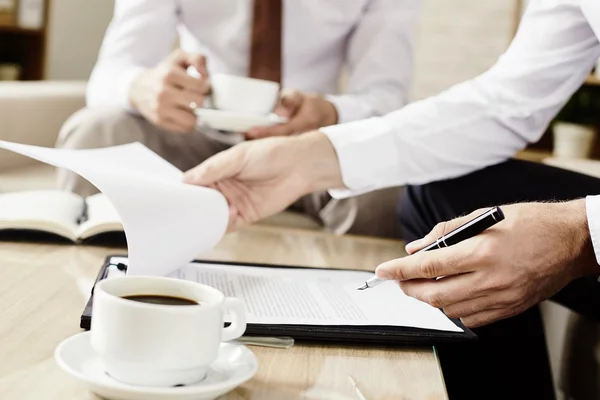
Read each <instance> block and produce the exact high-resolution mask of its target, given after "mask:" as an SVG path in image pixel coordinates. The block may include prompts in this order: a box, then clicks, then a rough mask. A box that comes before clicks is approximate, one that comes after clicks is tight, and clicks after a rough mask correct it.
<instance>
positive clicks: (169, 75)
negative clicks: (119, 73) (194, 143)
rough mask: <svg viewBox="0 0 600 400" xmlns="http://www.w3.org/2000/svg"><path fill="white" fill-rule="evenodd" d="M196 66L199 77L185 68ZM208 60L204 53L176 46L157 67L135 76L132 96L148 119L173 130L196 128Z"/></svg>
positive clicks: (203, 93)
mask: <svg viewBox="0 0 600 400" xmlns="http://www.w3.org/2000/svg"><path fill="white" fill-rule="evenodd" d="M190 66H193V67H195V68H196V69H197V70H198V72H199V73H200V78H195V77H191V76H189V75H188V74H187V72H186V69H187V68H188V67H190ZM209 88H210V85H209V83H208V73H207V71H206V60H205V58H204V56H203V55H201V54H189V53H184V52H182V51H179V50H176V51H175V52H173V53H172V54H171V55H170V56H169V57H168V58H167V59H165V60H164V61H162V62H161V63H160V64H158V65H157V66H156V67H155V68H152V69H149V70H146V71H144V72H142V73H141V74H139V75H138V76H137V77H136V79H134V81H133V83H132V85H131V89H130V93H129V98H130V101H131V104H132V105H133V106H134V107H135V108H137V109H138V111H139V112H140V113H142V115H143V116H144V117H146V119H147V120H149V121H150V122H152V123H153V124H154V125H157V126H159V127H161V128H163V129H166V130H168V131H172V132H179V133H188V132H191V131H193V130H194V127H195V125H196V115H195V114H194V108H196V107H201V106H202V104H203V103H204V96H205V95H206V93H208V91H209Z"/></svg>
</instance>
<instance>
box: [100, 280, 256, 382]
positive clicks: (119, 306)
mask: <svg viewBox="0 0 600 400" xmlns="http://www.w3.org/2000/svg"><path fill="white" fill-rule="evenodd" d="M225 311H227V312H228V313H229V314H230V315H231V321H232V322H231V324H230V325H229V326H228V327H227V328H224V313H225ZM245 330H246V314H245V310H244V303H243V302H242V301H241V300H239V299H235V298H229V297H227V298H226V297H225V295H224V294H223V293H222V292H220V291H219V290H217V289H215V288H212V287H210V286H206V285H202V284H199V283H196V282H190V281H184V280H181V279H175V278H162V277H147V276H133V277H115V278H108V279H105V280H103V281H100V282H99V283H98V284H96V287H95V288H94V302H93V310H92V324H91V344H92V348H93V349H94V351H95V352H96V353H97V354H98V356H99V358H100V360H101V363H102V365H103V367H104V370H105V372H106V373H107V374H108V375H109V376H111V377H112V378H114V379H116V380H118V381H121V382H123V383H128V384H132V385H140V386H159V387H166V386H176V385H189V384H193V383H197V382H200V381H202V380H203V379H204V378H205V377H206V374H207V371H208V367H209V366H210V364H211V363H212V362H213V361H215V360H216V358H217V357H218V354H219V348H220V343H221V341H229V340H233V339H236V338H239V337H240V336H242V334H243V333H244V331H245Z"/></svg>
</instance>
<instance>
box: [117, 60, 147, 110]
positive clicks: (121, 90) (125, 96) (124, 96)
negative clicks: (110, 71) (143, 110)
mask: <svg viewBox="0 0 600 400" xmlns="http://www.w3.org/2000/svg"><path fill="white" fill-rule="evenodd" d="M144 70H145V68H143V67H132V68H130V69H127V70H126V71H124V72H123V73H122V74H121V75H120V76H119V81H118V84H117V102H118V103H117V105H118V106H120V107H122V108H124V109H125V110H127V111H129V112H132V113H138V110H137V109H136V108H135V107H134V106H133V104H131V100H130V97H129V93H130V91H131V84H132V82H133V80H134V79H135V78H136V77H137V76H138V74H140V73H141V72H142V71H144Z"/></svg>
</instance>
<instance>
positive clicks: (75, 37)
mask: <svg viewBox="0 0 600 400" xmlns="http://www.w3.org/2000/svg"><path fill="white" fill-rule="evenodd" d="M113 4H114V1H113V0H51V6H50V13H49V36H48V57H47V61H46V78H47V79H61V80H62V79H67V80H69V79H77V80H78V79H87V78H88V77H89V75H90V72H91V71H92V67H93V66H94V63H95V62H96V57H97V56H98V50H99V48H100V43H101V42H102V37H103V36H104V31H105V30H106V27H107V26H108V23H109V22H110V19H111V17H112V12H113Z"/></svg>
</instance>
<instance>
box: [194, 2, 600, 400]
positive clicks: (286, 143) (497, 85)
mask: <svg viewBox="0 0 600 400" xmlns="http://www.w3.org/2000/svg"><path fill="white" fill-rule="evenodd" d="M599 36H600V3H598V2H597V1H596V0H561V1H556V0H531V1H530V5H529V6H528V8H527V11H526V13H525V15H524V17H523V20H522V23H521V26H520V28H519V32H518V33H517V35H516V37H515V39H514V40H513V42H512V44H511V45H510V48H509V49H508V50H507V51H506V53H505V54H504V55H503V56H502V57H500V59H499V60H498V62H497V63H496V65H494V66H493V67H492V68H491V69H490V70H489V71H487V72H486V73H484V74H483V75H481V76H479V77H477V78H475V79H472V80H470V81H467V82H464V83H462V84H459V85H456V86H455V87H453V88H451V89H450V90H448V91H446V92H444V93H442V94H440V95H438V96H435V97H432V98H429V99H426V100H423V101H420V102H416V103H413V104H410V105H408V106H406V107H404V108H403V109H402V110H399V111H395V112H392V113H390V114H388V115H386V116H383V117H375V118H370V119H365V120H362V121H356V122H350V123H346V124H341V125H338V126H333V127H327V128H323V129H321V130H320V131H315V132H310V133H307V134H304V135H301V136H297V137H293V138H270V139H267V140H264V141H259V142H254V143H243V144H241V145H239V146H236V147H234V148H232V149H230V150H228V151H226V152H224V153H221V154H219V155H217V156H215V157H213V158H211V159H209V160H208V161H207V162H205V163H203V164H201V165H200V166H198V167H197V168H195V169H193V170H191V171H188V172H187V174H186V181H187V182H189V183H193V184H198V185H208V184H213V183H215V182H224V181H235V182H236V185H224V186H220V187H222V188H228V189H227V190H223V193H224V195H225V196H226V197H227V199H228V200H229V202H230V204H231V209H232V211H233V213H234V214H233V215H235V218H233V219H232V221H231V228H232V229H234V228H236V227H238V226H240V225H243V224H246V223H251V222H254V221H256V220H258V219H261V218H264V217H266V216H267V215H271V214H273V213H275V212H278V211H280V210H281V209H283V208H284V207H286V206H287V204H289V203H290V202H291V201H293V200H294V199H295V198H297V197H299V196H301V195H303V194H305V193H309V192H311V191H315V190H321V189H330V193H331V194H332V195H333V196H334V197H345V196H351V195H357V194H360V193H364V192H367V191H371V190H376V189H380V188H383V187H387V186H393V185H421V186H410V187H409V188H408V190H407V194H406V195H405V197H404V201H403V204H402V205H401V207H400V218H401V220H402V222H403V227H404V232H405V233H406V235H407V237H408V239H409V240H415V239H418V238H422V237H424V236H425V237H424V238H423V239H421V240H419V241H417V242H414V243H412V244H409V245H408V246H407V250H408V251H409V252H411V253H412V252H414V251H416V250H417V249H419V248H421V247H423V245H425V244H427V243H429V242H431V241H433V240H435V238H437V237H438V236H439V235H441V234H442V233H444V232H448V231H449V230H450V229H452V228H454V227H456V226H458V225H459V224H461V223H464V222H465V221H466V219H467V218H470V217H472V216H473V215H470V216H467V217H462V218H459V219H457V220H451V221H449V222H443V221H447V220H450V219H452V218H454V217H457V216H459V215H464V213H465V212H471V211H473V210H474V209H477V208H480V207H487V206H492V205H502V204H511V205H508V206H505V207H503V210H504V213H505V215H506V219H505V220H504V221H502V222H500V223H499V224H497V225H496V226H495V227H493V228H491V229H490V230H488V231H486V232H485V233H483V234H481V235H478V236H477V237H475V238H473V239H470V240H467V241H464V242H462V243H460V244H457V245H455V246H451V247H449V248H445V249H441V250H436V251H432V252H425V253H420V254H415V255H413V256H411V257H405V258H402V259H398V260H392V261H389V262H387V263H385V264H382V265H380V266H379V267H378V269H377V274H378V275H379V276H380V277H384V278H388V279H394V280H397V281H399V282H400V286H401V288H402V289H403V291H404V292H406V293H407V294H408V295H410V296H414V297H415V298H417V299H420V300H422V301H425V302H428V303H430V304H431V305H433V306H435V307H438V308H443V309H444V311H445V312H446V313H447V314H448V315H449V316H451V317H454V318H460V319H461V320H462V322H463V323H464V324H465V325H467V326H470V327H474V328H475V332H476V333H477V334H478V336H479V341H478V343H474V344H468V345H456V346H440V348H439V349H440V359H441V363H442V366H443V369H444V377H445V380H446V383H447V385H448V391H449V394H450V398H457V399H465V398H486V399H489V398H506V399H509V398H510V399H516V398H530V399H533V398H535V399H542V398H554V394H553V389H552V385H551V384H548V383H551V378H550V375H549V365H548V359H547V355H546V352H545V348H544V346H545V338H544V334H543V330H542V325H541V319H540V315H539V309H538V307H537V306H536V305H537V304H538V303H539V302H541V301H543V300H545V299H548V298H553V299H555V300H558V301H560V302H562V303H563V304H565V305H567V306H569V307H571V308H572V309H574V310H576V311H578V312H581V313H583V314H586V315H588V316H590V317H593V318H595V319H597V320H598V319H600V287H599V286H598V285H600V284H598V283H597V282H596V281H595V278H594V276H595V275H598V274H600V265H599V262H598V261H599V260H600V236H599V235H600V196H595V195H596V194H598V193H600V180H598V179H595V178H592V177H589V176H584V175H579V174H576V173H572V172H569V171H565V170H560V169H555V168H551V167H548V166H544V165H541V164H533V163H526V162H520V161H515V160H509V159H510V158H511V157H512V156H513V155H514V154H515V153H516V152H517V151H519V150H520V149H522V148H524V147H525V146H526V145H527V144H528V143H530V142H534V141H537V140H538V139H539V138H540V136H541V135H542V134H543V132H544V131H545V130H546V128H547V126H548V124H549V123H550V121H551V119H552V118H553V116H554V115H555V114H556V113H557V112H558V111H559V110H560V109H561V107H562V106H563V105H564V104H565V102H566V101H567V100H568V99H569V97H570V96H571V94H572V93H574V91H575V90H576V89H577V88H579V87H580V85H581V84H582V83H583V82H584V80H585V78H586V76H588V74H589V73H590V70H591V69H592V67H593V65H594V63H595V61H596V60H597V59H598V57H600V41H599V39H598V38H599ZM241 160H243V161H241ZM300 160H302V162H300ZM507 160H508V161H507ZM267 182H268V183H267ZM237 188H242V190H241V191H239V190H238V189H237ZM586 196H587V198H585V197H586ZM547 201H553V202H552V203H548V202H547ZM528 202H533V203H528ZM438 223H441V224H440V225H437V226H436V224H438ZM434 226H435V229H433V231H432V232H431V233H428V232H429V231H430V230H431V229H432V228H434ZM435 277H443V278H442V279H437V280H435V279H431V278H435ZM373 290H376V289H373Z"/></svg>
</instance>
